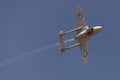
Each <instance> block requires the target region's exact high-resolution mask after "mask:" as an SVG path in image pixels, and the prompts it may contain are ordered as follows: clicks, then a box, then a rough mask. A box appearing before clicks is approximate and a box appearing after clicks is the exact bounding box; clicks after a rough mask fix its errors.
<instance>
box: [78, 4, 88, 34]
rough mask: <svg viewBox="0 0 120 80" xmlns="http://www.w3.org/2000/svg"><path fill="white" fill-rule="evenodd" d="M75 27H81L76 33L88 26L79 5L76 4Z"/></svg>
mask: <svg viewBox="0 0 120 80" xmlns="http://www.w3.org/2000/svg"><path fill="white" fill-rule="evenodd" d="M77 27H81V29H80V30H78V31H77V33H80V32H81V31H83V30H85V29H88V26H87V24H86V21H85V18H84V15H83V11H82V9H81V7H80V5H78V6H77Z"/></svg>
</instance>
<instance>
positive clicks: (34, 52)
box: [0, 38, 74, 67]
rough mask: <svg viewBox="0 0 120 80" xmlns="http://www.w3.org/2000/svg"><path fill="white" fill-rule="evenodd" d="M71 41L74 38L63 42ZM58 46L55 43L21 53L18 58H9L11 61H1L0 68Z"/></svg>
mask: <svg viewBox="0 0 120 80" xmlns="http://www.w3.org/2000/svg"><path fill="white" fill-rule="evenodd" d="M73 40H74V38H71V39H68V40H65V41H64V42H65V43H68V42H71V41H73ZM58 45H60V44H59V43H58V42H57V43H54V44H52V45H49V46H46V47H43V48H38V49H36V50H33V51H30V52H26V53H23V54H22V55H20V56H17V57H14V58H11V59H6V60H3V61H1V62H0V67H2V66H5V65H8V64H12V63H14V62H17V61H20V60H23V59H24V58H25V57H28V56H32V55H34V54H37V53H39V52H41V51H45V50H47V49H49V48H53V47H55V46H58Z"/></svg>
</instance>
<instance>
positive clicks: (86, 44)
mask: <svg viewBox="0 0 120 80" xmlns="http://www.w3.org/2000/svg"><path fill="white" fill-rule="evenodd" d="M89 40H90V39H89V38H80V39H78V43H80V44H81V45H80V50H81V52H82V56H83V60H84V63H85V64H88V50H89Z"/></svg>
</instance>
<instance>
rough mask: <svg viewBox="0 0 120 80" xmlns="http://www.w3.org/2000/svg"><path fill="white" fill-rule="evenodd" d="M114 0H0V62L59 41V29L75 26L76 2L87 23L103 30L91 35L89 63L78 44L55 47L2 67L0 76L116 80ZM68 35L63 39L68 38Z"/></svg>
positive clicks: (4, 79) (119, 14)
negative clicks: (72, 46) (63, 48)
mask: <svg viewBox="0 0 120 80" xmlns="http://www.w3.org/2000/svg"><path fill="white" fill-rule="evenodd" d="M119 3H120V1H118V0H0V37H1V38H0V64H1V63H2V62H5V61H6V60H12V59H16V57H19V56H21V55H23V54H25V53H28V54H29V52H30V51H35V50H36V49H38V48H44V47H47V46H50V45H52V44H54V43H56V42H59V40H58V36H57V33H58V32H59V31H60V30H63V31H67V30H70V29H73V28H75V27H76V5H78V4H80V5H81V6H82V8H83V11H84V15H85V18H86V21H87V23H88V25H89V26H90V27H94V26H96V25H102V26H103V31H102V32H101V33H99V34H97V35H96V36H94V37H93V38H92V39H91V43H90V52H89V64H88V65H84V63H83V61H82V57H81V52H80V49H79V48H75V49H71V50H69V51H67V52H65V53H64V54H61V52H60V51H59V46H55V47H51V48H47V49H46V50H44V51H42V50H41V51H39V52H38V53H37V54H36V53H35V54H33V55H26V56H25V57H24V58H23V59H20V60H14V61H11V62H9V63H8V62H7V63H6V65H3V66H0V80H119V79H120V76H119V74H120V62H119V61H120V51H119V45H120V43H119V41H120V38H119V32H120V31H119V30H120V27H119V24H120V22H119V18H120V10H119V7H120V5H119ZM71 37H72V36H71V35H69V36H67V38H71Z"/></svg>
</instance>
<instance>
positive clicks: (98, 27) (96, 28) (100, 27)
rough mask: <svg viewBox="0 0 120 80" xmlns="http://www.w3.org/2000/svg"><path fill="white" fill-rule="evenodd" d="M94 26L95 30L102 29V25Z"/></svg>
mask: <svg viewBox="0 0 120 80" xmlns="http://www.w3.org/2000/svg"><path fill="white" fill-rule="evenodd" d="M94 28H95V30H96V31H97V32H100V31H102V26H96V27H94Z"/></svg>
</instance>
